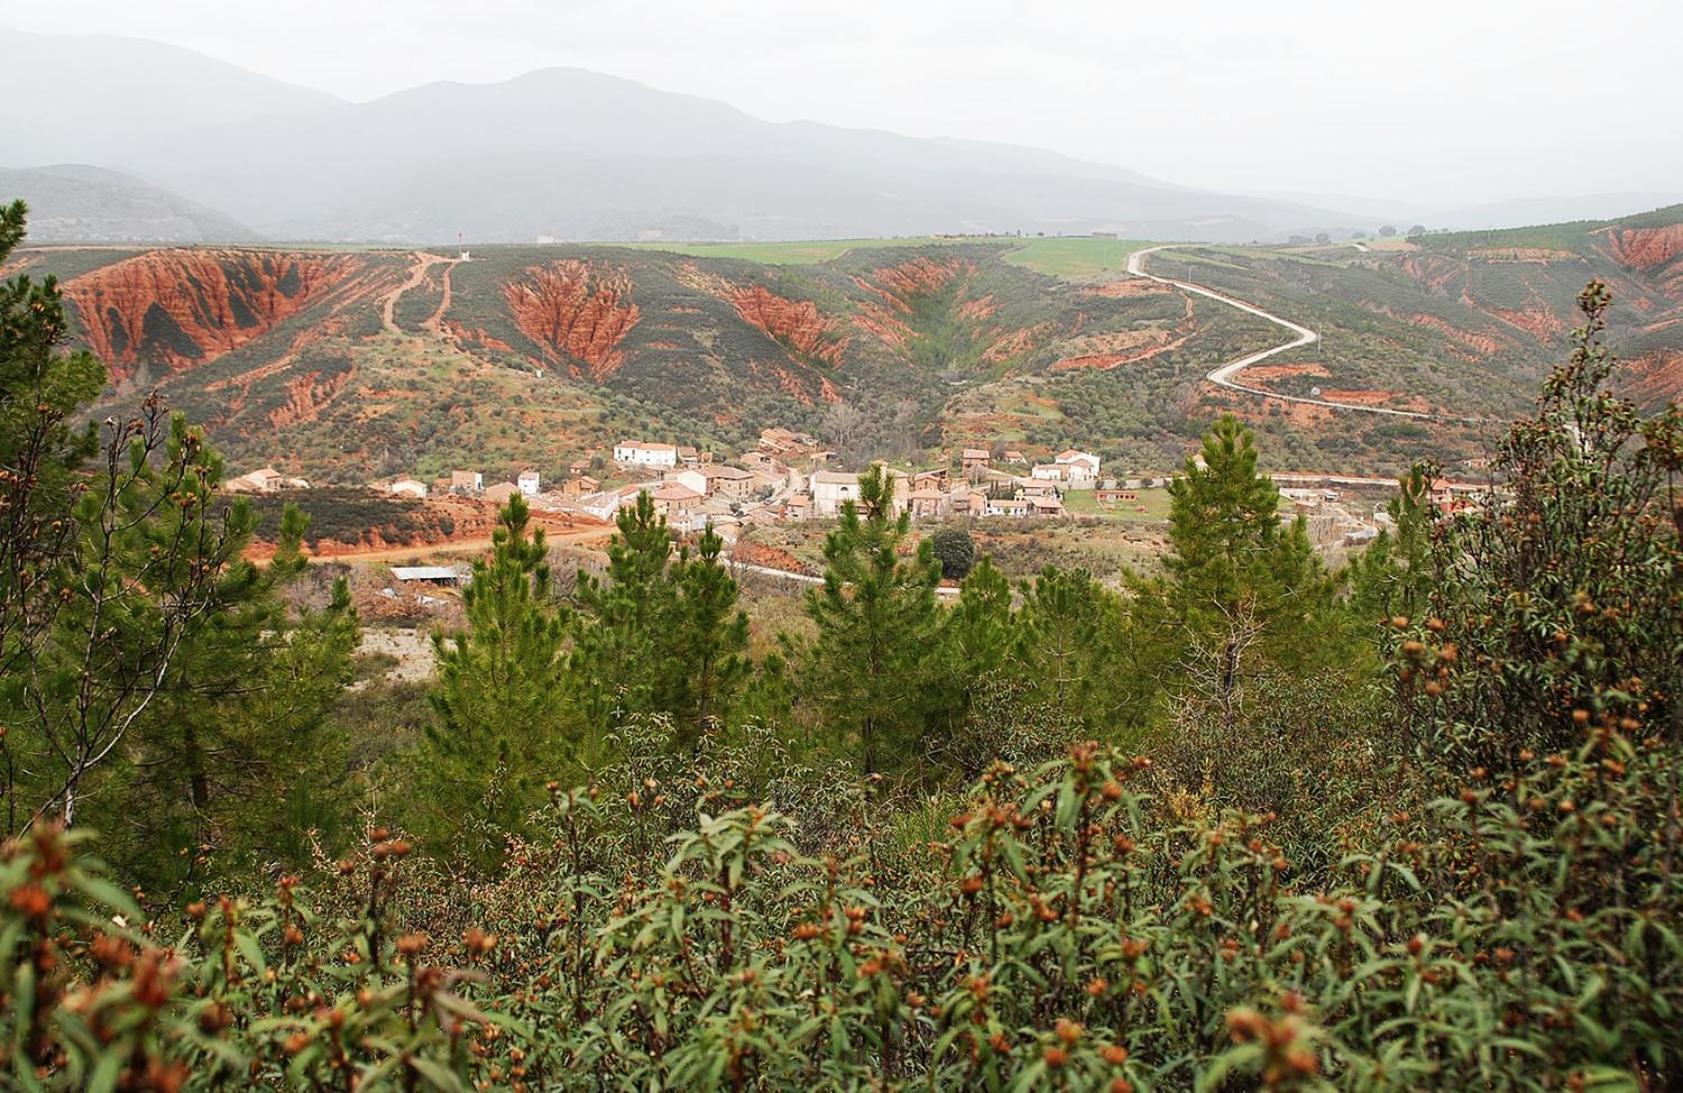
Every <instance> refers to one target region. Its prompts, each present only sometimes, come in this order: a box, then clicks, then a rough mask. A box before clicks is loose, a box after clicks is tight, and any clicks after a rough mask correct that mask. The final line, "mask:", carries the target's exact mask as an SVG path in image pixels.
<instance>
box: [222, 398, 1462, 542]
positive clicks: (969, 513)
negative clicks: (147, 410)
mask: <svg viewBox="0 0 1683 1093" xmlns="http://www.w3.org/2000/svg"><path fill="white" fill-rule="evenodd" d="M879 465H880V466H881V468H882V472H883V473H884V474H885V475H886V476H887V477H888V479H889V481H890V483H891V484H892V491H893V506H894V510H893V515H896V516H898V515H900V514H902V513H903V514H907V515H908V516H909V518H910V519H911V520H913V521H914V522H919V523H924V522H945V521H952V520H983V519H990V520H991V519H1000V520H1007V521H1039V522H1048V521H1071V520H1081V521H1083V522H1085V521H1086V520H1088V519H1090V518H1094V517H1100V518H1102V517H1105V516H1112V517H1122V518H1132V519H1145V520H1149V519H1161V518H1162V508H1161V504H1160V502H1161V499H1162V497H1163V495H1164V491H1165V490H1166V488H1167V487H1168V485H1169V482H1170V479H1169V477H1167V476H1163V475H1155V476H1149V477H1119V476H1115V475H1110V476H1107V475H1105V474H1104V473H1103V462H1102V459H1101V457H1100V456H1099V455H1097V454H1094V453H1092V452H1086V451H1080V450H1077V449H1068V450H1065V451H1061V452H1057V453H1056V454H1051V455H1049V456H1048V457H1047V459H1046V461H1044V462H1036V461H1034V460H1031V459H1030V458H1029V457H1028V456H1027V455H1026V454H1025V453H1024V452H1023V451H1021V450H1018V449H1014V448H1009V447H1006V446H1005V445H1004V444H1001V443H995V444H994V445H993V446H992V447H989V448H983V447H966V448H962V449H959V450H956V451H953V452H951V453H949V454H948V457H947V459H946V460H945V461H937V465H935V466H932V467H924V468H916V469H906V468H901V467H894V466H890V465H887V464H879ZM861 473H862V470H846V469H842V468H841V467H840V466H839V465H838V460H837V456H836V453H835V452H833V451H831V450H829V449H827V448H825V447H824V446H823V445H822V444H821V443H820V442H819V441H818V440H817V439H816V438H814V437H812V436H810V435H808V434H805V433H799V432H795V431H792V430H789V429H786V428H781V427H772V428H767V429H765V430H763V431H762V432H761V433H760V435H759V437H758V441H757V443H756V444H755V446H754V447H753V448H752V449H750V450H747V451H744V452H741V453H739V454H737V455H736V456H734V457H730V458H721V457H720V456H718V455H717V454H716V453H714V452H711V451H706V450H701V449H698V448H696V447H693V446H689V445H683V444H676V443H668V442H661V441H648V440H642V439H635V438H626V439H623V440H620V441H618V442H617V443H615V444H614V446H613V448H612V451H611V453H602V452H597V453H594V454H589V455H586V456H583V457H581V458H578V459H575V460H573V461H572V462H571V463H570V464H569V465H568V468H567V477H566V479H565V480H564V481H562V482H561V483H560V484H559V485H558V486H549V487H548V488H546V484H545V483H544V482H543V480H542V477H541V475H540V473H539V472H538V471H537V470H533V469H529V468H528V469H523V470H521V471H519V472H518V473H517V474H516V475H515V476H514V477H513V479H512V480H509V481H493V482H487V480H486V475H485V474H484V473H483V472H481V471H477V470H452V471H451V472H450V473H449V474H448V475H446V476H442V477H440V478H438V479H436V480H434V481H432V482H425V481H422V480H420V479H419V478H414V477H399V478H396V479H392V480H387V481H381V482H375V483H370V484H369V488H370V489H371V490H373V491H377V492H380V493H384V494H387V495H389V496H392V497H397V498H407V499H415V500H421V499H425V498H427V497H429V496H436V495H440V494H443V495H449V496H452V497H459V498H465V499H474V500H478V501H481V502H483V503H485V504H488V505H498V506H500V505H503V504H506V503H507V501H508V499H509V498H510V497H513V496H514V495H516V494H519V495H521V496H523V497H524V498H526V500H527V502H528V504H529V505H530V506H531V507H532V508H533V510H534V511H537V512H540V513H550V514H560V515H566V514H572V515H574V516H577V517H579V518H581V519H585V520H588V521H593V522H602V523H611V522H612V521H613V520H614V518H615V516H616V515H617V514H618V513H619V511H620V510H622V509H625V508H628V507H630V506H633V505H635V504H636V502H637V498H638V495H639V494H642V493H647V494H648V495H649V498H650V500H651V501H652V503H653V505H654V507H655V511H656V512H657V514H658V515H660V516H662V517H663V518H665V520H666V522H667V526H668V527H669V528H671V529H672V530H673V531H674V532H675V533H678V534H680V535H685V534H693V533H698V532H700V531H701V530H703V529H704V528H705V527H707V526H711V527H712V528H713V529H714V530H715V532H716V533H717V534H719V535H720V536H721V537H722V538H723V539H724V540H725V541H726V542H727V543H732V544H733V543H735V542H736V541H737V539H738V538H739V537H740V536H741V535H742V534H743V533H745V532H747V531H748V530H750V529H752V528H755V527H759V526H766V525H777V524H785V523H791V522H801V521H815V520H817V521H822V520H829V519H834V518H835V517H836V516H838V515H839V514H840V512H841V510H842V507H843V505H845V504H846V503H847V502H848V501H851V500H857V499H858V498H859V494H860V477H861ZM1274 479H1275V483H1276V485H1277V486H1278V487H1279V489H1280V495H1281V507H1282V514H1283V515H1295V516H1302V517H1303V518H1304V521H1305V524H1306V528H1307V530H1308V533H1309V538H1310V541H1311V542H1313V543H1314V544H1315V545H1316V546H1317V547H1321V548H1323V549H1332V548H1338V547H1344V548H1353V547H1360V546H1363V545H1365V544H1367V543H1368V542H1370V541H1372V540H1373V539H1374V538H1375V537H1376V536H1377V535H1378V533H1379V531H1380V530H1381V529H1383V528H1384V527H1385V526H1386V525H1387V523H1388V522H1389V517H1388V516H1387V515H1386V513H1385V508H1384V500H1385V498H1386V497H1388V495H1389V493H1390V492H1391V491H1392V490H1394V488H1395V483H1394V481H1392V480H1389V479H1380V478H1364V477H1353V476H1340V475H1334V474H1275V475H1274ZM225 488H226V489H227V490H228V491H229V492H236V493H238V492H246V493H274V492H279V491H287V490H308V489H309V488H310V483H309V481H308V480H306V479H303V478H299V477H294V476H288V475H284V474H282V473H280V472H279V471H277V470H275V469H274V468H272V467H264V468H262V469H260V470H256V471H253V472H251V473H249V474H246V475H243V476H241V477H239V478H236V479H234V480H232V481H230V482H229V483H227V484H226V486H225ZM1483 488H1486V487H1484V486H1482V485H1480V484H1477V483H1471V482H1455V481H1449V480H1447V479H1440V480H1438V481H1437V482H1435V483H1434V485H1433V493H1432V500H1433V503H1434V504H1436V505H1437V506H1438V507H1439V508H1440V509H1444V510H1447V511H1453V510H1454V509H1456V508H1459V507H1461V506H1463V505H1465V504H1466V503H1468V500H1469V498H1470V497H1471V495H1472V494H1474V493H1476V492H1477V491H1479V490H1480V489H1483ZM1154 502H1156V503H1154Z"/></svg>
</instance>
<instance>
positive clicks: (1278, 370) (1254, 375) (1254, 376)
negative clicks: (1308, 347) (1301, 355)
mask: <svg viewBox="0 0 1683 1093" xmlns="http://www.w3.org/2000/svg"><path fill="white" fill-rule="evenodd" d="M1330 375H1332V373H1331V372H1328V371H1327V369H1326V365H1324V364H1258V365H1253V366H1252V367H1250V368H1247V369H1245V382H1247V383H1273V382H1274V381H1275V380H1283V379H1287V378H1289V377H1291V376H1315V377H1317V378H1324V377H1326V376H1330Z"/></svg>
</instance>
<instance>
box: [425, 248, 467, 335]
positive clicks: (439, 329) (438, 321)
mask: <svg viewBox="0 0 1683 1093" xmlns="http://www.w3.org/2000/svg"><path fill="white" fill-rule="evenodd" d="M449 261H450V264H449V265H447V266H445V267H444V273H443V275H442V276H441V278H440V279H441V280H442V281H443V282H444V293H443V295H442V296H440V297H439V300H438V310H437V311H434V312H433V313H432V314H431V315H429V316H428V317H427V321H426V322H424V323H422V324H421V326H422V327H423V328H424V329H425V330H426V331H427V333H429V334H436V335H439V336H443V334H444V313H445V312H447V311H449V310H450V272H451V271H452V270H454V269H455V268H456V262H458V261H460V259H450V260H449Z"/></svg>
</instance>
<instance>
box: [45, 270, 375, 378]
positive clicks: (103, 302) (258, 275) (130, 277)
mask: <svg viewBox="0 0 1683 1093" xmlns="http://www.w3.org/2000/svg"><path fill="white" fill-rule="evenodd" d="M363 268H364V263H363V261H362V259H360V258H358V257H356V256H354V255H348V254H286V253H282V252H279V251H252V250H233V249H215V250H198V249H195V250H158V251H149V252H147V253H145V254H138V255H135V256H134V257H132V258H126V259H124V260H123V261H121V262H117V263H115V264H113V265H109V266H104V267H102V268H100V269H97V270H94V271H92V272H90V273H85V274H83V275H82V276H80V277H76V278H74V279H72V280H71V281H70V282H69V283H68V284H67V285H66V286H65V295H66V296H67V297H68V298H69V299H70V301H71V303H72V304H73V305H74V306H75V308H76V312H77V314H78V315H79V316H80V318H81V321H82V327H83V331H82V335H83V338H84V339H85V340H86V341H87V343H88V347H89V348H90V349H92V350H93V351H94V353H95V355H97V356H98V357H99V358H100V359H101V360H102V361H104V362H105V365H106V367H107V368H109V369H110V370H111V373H112V375H113V376H114V377H115V378H116V379H118V380H125V379H128V378H129V377H130V376H132V375H133V374H134V371H135V369H136V367H137V366H139V365H141V364H157V365H163V366H165V367H167V368H169V369H171V370H177V369H180V368H183V367H188V366H191V365H196V364H203V363H206V362H208V361H212V360H215V359H216V358H217V357H220V356H222V355H223V354H224V353H227V352H230V351H231V350H234V349H238V348H239V347H240V346H242V345H245V344H247V343H248V342H251V341H253V340H254V339H256V338H259V337H261V336H262V335H264V334H266V333H268V332H269V331H270V330H273V329H274V328H275V327H276V326H277V325H279V324H280V323H282V322H283V321H285V320H286V319H287V318H289V317H290V316H292V315H296V314H297V313H298V312H300V311H302V310H304V309H305V308H308V307H310V306H311V305H313V304H315V303H317V302H319V301H321V300H323V299H324V298H326V297H327V295H328V294H329V293H330V292H331V291H332V290H333V288H334V287H335V286H337V285H340V284H341V283H343V282H345V281H346V279H347V278H350V277H351V276H352V275H353V274H355V273H357V272H359V271H360V270H361V269H363Z"/></svg>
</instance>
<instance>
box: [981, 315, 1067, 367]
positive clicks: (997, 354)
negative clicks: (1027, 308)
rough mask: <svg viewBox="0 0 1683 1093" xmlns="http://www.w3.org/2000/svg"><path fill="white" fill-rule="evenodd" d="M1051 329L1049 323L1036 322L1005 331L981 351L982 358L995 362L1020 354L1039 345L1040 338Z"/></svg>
mask: <svg viewBox="0 0 1683 1093" xmlns="http://www.w3.org/2000/svg"><path fill="white" fill-rule="evenodd" d="M1052 329H1053V327H1052V324H1051V323H1036V324H1035V325H1034V326H1026V327H1023V328H1021V329H1018V330H1010V331H1007V332H1006V333H1004V334H1001V335H1000V336H999V337H998V338H997V339H995V340H994V343H993V344H992V345H990V346H988V347H987V348H986V349H985V350H983V351H982V359H983V360H985V361H988V362H989V363H994V364H996V363H998V362H999V361H1004V360H1010V359H1011V358H1012V357H1018V356H1021V355H1022V354H1024V353H1027V352H1028V351H1029V350H1031V349H1033V348H1034V347H1035V346H1037V345H1039V344H1040V342H1041V340H1042V339H1043V338H1045V337H1046V335H1048V334H1050V333H1051V332H1052Z"/></svg>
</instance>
